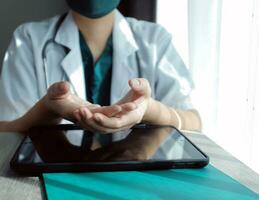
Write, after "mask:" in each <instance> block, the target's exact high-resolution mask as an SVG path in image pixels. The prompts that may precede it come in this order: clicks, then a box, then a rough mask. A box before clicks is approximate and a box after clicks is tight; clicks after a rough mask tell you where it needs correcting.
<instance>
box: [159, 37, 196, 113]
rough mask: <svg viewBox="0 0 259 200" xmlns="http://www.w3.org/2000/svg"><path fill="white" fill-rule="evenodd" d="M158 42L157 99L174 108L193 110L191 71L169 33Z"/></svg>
mask: <svg viewBox="0 0 259 200" xmlns="http://www.w3.org/2000/svg"><path fill="white" fill-rule="evenodd" d="M160 38H161V40H160V41H159V42H158V43H159V45H158V49H157V54H158V58H159V59H158V62H157V64H156V76H155V77H156V81H155V89H154V90H155V99H156V100H158V101H160V102H162V103H164V104H166V105H168V106H172V107H174V108H179V109H192V108H193V105H192V103H191V100H190V94H191V91H192V89H193V88H194V84H193V81H192V78H191V75H190V72H189V70H188V69H187V67H186V65H185V64H184V62H183V60H182V59H181V57H180V56H179V54H178V52H177V50H176V49H175V47H174V45H173V43H172V37H171V35H170V34H169V33H167V34H165V33H164V35H163V36H162V37H160Z"/></svg>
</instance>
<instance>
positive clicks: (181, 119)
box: [143, 99, 201, 131]
mask: <svg viewBox="0 0 259 200" xmlns="http://www.w3.org/2000/svg"><path fill="white" fill-rule="evenodd" d="M143 122H145V123H148V124H159V125H172V126H175V127H177V128H180V129H182V130H190V131H201V119H200V117H199V114H198V112H197V111H196V110H181V109H175V108H172V107H169V106H166V105H164V104H162V103H161V102H158V101H156V100H154V99H151V100H150V102H149V105H148V108H147V111H146V113H145V115H144V117H143Z"/></svg>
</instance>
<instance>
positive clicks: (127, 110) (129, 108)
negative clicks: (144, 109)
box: [120, 102, 138, 112]
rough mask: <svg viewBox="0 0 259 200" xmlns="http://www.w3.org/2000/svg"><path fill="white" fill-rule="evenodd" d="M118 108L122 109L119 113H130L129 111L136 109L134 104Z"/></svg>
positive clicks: (126, 104)
mask: <svg viewBox="0 0 259 200" xmlns="http://www.w3.org/2000/svg"><path fill="white" fill-rule="evenodd" d="M120 106H121V108H122V111H121V112H130V111H133V110H135V109H136V108H137V107H138V106H137V105H136V103H135V102H134V103H133V102H130V103H125V104H122V105H120Z"/></svg>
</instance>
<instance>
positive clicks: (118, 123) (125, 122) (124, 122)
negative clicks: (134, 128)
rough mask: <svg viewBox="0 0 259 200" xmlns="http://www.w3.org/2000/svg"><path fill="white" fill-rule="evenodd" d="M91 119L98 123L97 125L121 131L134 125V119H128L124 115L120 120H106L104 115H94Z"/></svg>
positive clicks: (112, 118) (111, 118) (113, 118)
mask: <svg viewBox="0 0 259 200" xmlns="http://www.w3.org/2000/svg"><path fill="white" fill-rule="evenodd" d="M93 118H94V119H95V120H96V121H97V122H98V124H100V125H102V126H103V127H106V128H109V129H121V128H123V127H127V126H129V125H131V124H135V119H133V118H131V117H128V116H126V115H124V116H122V117H120V118H116V117H110V118H108V117H106V116H105V115H102V114H100V113H96V114H94V116H93Z"/></svg>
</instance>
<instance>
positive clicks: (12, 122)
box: [0, 0, 201, 142]
mask: <svg viewBox="0 0 259 200" xmlns="http://www.w3.org/2000/svg"><path fill="white" fill-rule="evenodd" d="M67 3H68V6H69V7H70V11H69V12H68V13H67V14H66V15H65V16H64V17H63V19H62V20H61V18H62V17H61V16H56V17H54V18H51V19H49V20H46V21H43V22H32V23H26V24H23V25H21V26H20V27H18V28H17V30H16V31H15V32H14V36H13V39H12V41H11V44H10V46H9V48H8V50H7V52H6V54H5V58H4V62H3V67H2V73H1V79H0V120H1V121H3V122H2V123H0V127H2V129H6V130H13V131H24V130H27V129H28V128H29V127H31V126H33V125H39V124H42V123H43V124H46V123H47V124H53V123H54V124H57V123H60V121H61V119H63V118H65V119H68V120H70V121H73V122H75V123H78V124H80V125H81V126H82V127H83V128H85V129H89V130H92V131H98V132H102V133H113V132H116V131H120V130H126V129H128V128H130V127H132V126H133V125H135V124H137V123H139V122H145V123H149V124H160V125H173V126H176V127H178V128H179V129H185V130H200V129H201V121H200V118H199V114H198V112H197V111H196V110H195V109H194V108H193V107H192V104H191V103H190V92H191V90H192V88H193V83H192V80H191V77H190V74H189V72H188V69H187V68H186V66H185V65H184V63H183V62H182V60H181V58H180V56H179V55H178V53H177V51H176V49H175V47H174V46H173V44H172V38H171V35H170V34H169V33H168V32H167V31H166V30H165V29H164V28H163V27H161V26H160V25H157V24H154V23H149V22H145V21H138V20H136V19H133V18H125V17H123V16H122V15H121V14H120V12H119V11H118V10H117V9H116V7H117V6H118V4H119V3H120V0H111V1H106V0H100V1H95V0H81V1H73V0H67ZM79 33H80V34H79ZM110 38H112V42H111V43H112V54H111V55H110V56H112V59H111V60H112V64H110V65H111V66H112V67H111V69H110V70H111V71H110V74H108V75H107V74H106V76H110V91H109V92H110V99H109V105H106V106H105V107H103V105H101V107H100V106H96V105H95V104H94V103H95V102H91V103H90V102H87V100H89V93H88V92H89V91H88V90H89V88H87V87H86V86H87V84H88V83H89V80H88V79H87V77H86V73H85V71H84V70H85V68H86V65H85V63H84V61H85V60H84V55H83V51H82V44H81V43H80V41H81V40H82V39H83V40H84V41H85V43H86V44H85V45H86V46H87V47H88V50H89V52H90V58H91V59H92V61H93V69H95V68H96V65H97V63H98V61H99V60H100V59H101V58H102V55H103V53H104V52H105V50H106V47H107V45H108V43H109V41H111V39H110ZM49 41H51V42H49ZM88 58H89V56H88ZM104 63H105V62H104ZM92 75H93V74H92ZM62 81H66V82H62ZM50 85H52V88H51V89H50V90H49V93H48V94H47V90H48V88H49V86H50ZM69 85H70V88H69ZM90 89H91V88H90ZM97 89H98V88H97ZM99 89H100V88H99ZM97 92H99V93H100V94H101V93H102V92H104V91H100V90H98V91H97ZM106 92H107V91H106ZM92 95H94V94H92ZM106 96H107V95H106ZM0 130H1V128H0ZM114 137H117V139H118V137H119V136H118V134H117V135H116V136H114ZM152 137H153V138H151V139H152V140H153V141H161V142H162V141H163V140H162V139H161V137H162V136H161V135H157V136H152ZM163 137H165V136H163ZM121 138H123V136H121Z"/></svg>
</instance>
